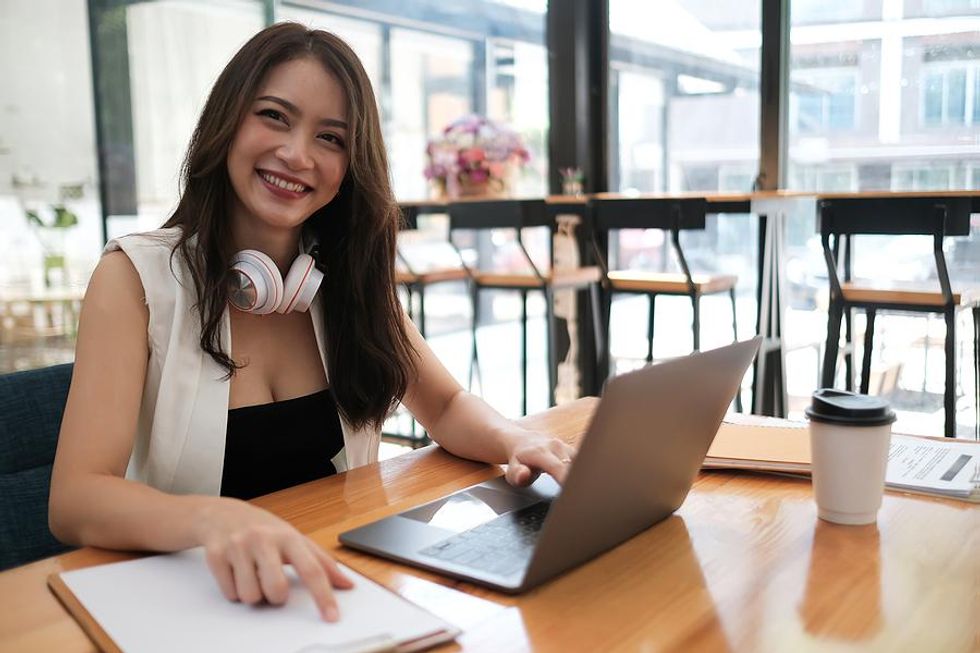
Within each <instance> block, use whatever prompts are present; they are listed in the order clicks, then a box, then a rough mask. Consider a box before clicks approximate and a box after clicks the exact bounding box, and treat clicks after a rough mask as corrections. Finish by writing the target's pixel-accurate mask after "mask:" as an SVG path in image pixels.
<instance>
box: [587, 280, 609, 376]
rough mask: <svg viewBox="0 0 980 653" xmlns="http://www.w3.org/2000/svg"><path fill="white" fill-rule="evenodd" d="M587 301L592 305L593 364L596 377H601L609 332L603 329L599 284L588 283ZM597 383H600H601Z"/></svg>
mask: <svg viewBox="0 0 980 653" xmlns="http://www.w3.org/2000/svg"><path fill="white" fill-rule="evenodd" d="M589 303H590V304H591V305H592V331H593V333H592V338H593V343H594V344H595V364H596V370H597V372H598V373H597V374H596V377H597V378H598V377H601V376H602V374H603V371H604V368H603V367H602V366H603V364H604V362H603V356H605V351H606V341H607V340H608V339H609V332H608V331H605V327H604V326H603V322H602V298H601V297H600V293H599V284H597V283H590V284H589ZM603 378H604V377H603ZM598 385H602V384H601V383H600V384H598Z"/></svg>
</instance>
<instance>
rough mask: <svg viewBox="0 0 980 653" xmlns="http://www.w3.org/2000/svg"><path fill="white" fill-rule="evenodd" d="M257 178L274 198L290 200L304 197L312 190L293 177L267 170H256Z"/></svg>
mask: <svg viewBox="0 0 980 653" xmlns="http://www.w3.org/2000/svg"><path fill="white" fill-rule="evenodd" d="M255 172H256V173H257V174H258V176H259V178H260V179H261V180H262V181H263V182H265V185H266V187H267V188H268V189H269V192H270V193H272V194H273V195H275V196H276V197H281V198H283V199H287V200H292V199H300V198H303V197H306V196H307V195H309V194H310V193H311V192H313V188H312V187H311V186H307V185H306V184H304V183H303V182H301V181H299V180H297V179H296V178H294V177H290V176H288V175H283V174H279V173H274V172H269V171H268V170H256V171H255Z"/></svg>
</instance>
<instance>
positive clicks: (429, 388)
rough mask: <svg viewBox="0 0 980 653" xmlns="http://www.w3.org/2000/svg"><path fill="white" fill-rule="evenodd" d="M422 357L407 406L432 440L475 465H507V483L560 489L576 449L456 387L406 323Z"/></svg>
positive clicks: (419, 360)
mask: <svg viewBox="0 0 980 653" xmlns="http://www.w3.org/2000/svg"><path fill="white" fill-rule="evenodd" d="M405 322H406V325H405V327H406V329H407V330H408V332H409V334H410V337H411V340H412V344H413V345H414V346H415V349H416V351H417V352H418V375H417V376H416V378H415V379H414V380H413V382H412V383H411V384H410V385H409V388H408V391H407V392H406V393H405V397H404V400H403V401H404V404H405V406H406V407H407V408H408V409H409V410H410V411H411V412H412V414H413V415H414V416H415V418H416V419H417V420H418V421H419V422H420V423H421V424H422V426H424V427H425V429H426V431H428V432H429V435H430V436H432V439H433V440H435V441H436V442H438V443H439V445H440V446H442V447H444V448H445V449H446V450H448V451H449V452H451V453H453V454H455V455H457V456H459V457H461V458H469V459H471V460H482V461H483V462H488V463H507V480H508V481H509V482H510V483H511V484H513V485H527V484H529V483H531V482H533V481H534V479H535V478H536V477H537V475H538V474H539V473H540V472H546V473H548V474H550V475H551V476H553V477H554V478H555V480H556V481H558V482H559V483H561V482H562V481H564V479H565V471H566V469H567V467H568V464H569V463H570V462H571V460H572V458H574V456H575V449H574V448H572V447H571V446H569V445H567V444H565V443H564V442H562V441H561V440H559V439H558V438H555V437H553V436H550V435H547V434H543V433H539V432H536V431H530V430H528V429H525V428H524V427H522V426H520V425H519V424H517V423H516V422H513V421H512V420H509V419H507V418H505V417H504V416H503V415H501V414H500V413H498V412H497V411H496V410H494V409H493V408H491V407H490V405H489V404H487V403H486V402H485V401H483V400H482V399H480V398H479V397H476V396H475V395H472V394H470V393H468V392H466V391H465V390H463V388H462V387H460V385H459V384H458V383H457V382H456V380H455V379H454V378H453V377H452V375H451V374H450V373H449V371H448V370H447V369H446V368H445V367H444V366H443V365H442V363H441V362H439V359H438V358H436V356H435V354H434V353H432V350H431V349H430V348H429V345H428V344H426V342H425V340H424V339H423V338H422V336H421V335H420V334H419V332H418V329H416V328H415V325H414V324H413V323H412V322H411V321H410V320H409V319H408V318H407V317H406V318H405Z"/></svg>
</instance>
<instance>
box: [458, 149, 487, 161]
mask: <svg viewBox="0 0 980 653" xmlns="http://www.w3.org/2000/svg"><path fill="white" fill-rule="evenodd" d="M486 158H487V153H486V152H484V151H483V148H481V147H468V148H466V149H465V150H460V152H459V160H460V161H461V162H463V163H478V162H480V161H483V160H484V159H486Z"/></svg>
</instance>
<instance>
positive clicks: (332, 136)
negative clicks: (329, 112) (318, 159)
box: [318, 133, 344, 147]
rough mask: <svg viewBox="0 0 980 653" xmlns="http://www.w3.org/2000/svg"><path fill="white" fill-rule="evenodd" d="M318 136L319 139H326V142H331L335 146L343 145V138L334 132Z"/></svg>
mask: <svg viewBox="0 0 980 653" xmlns="http://www.w3.org/2000/svg"><path fill="white" fill-rule="evenodd" d="M318 138H320V139H321V140H324V141H326V142H328V143H332V144H334V145H336V146H337V147H343V146H344V141H343V139H342V138H340V137H339V136H337V135H336V134H329V133H328V134H320V136H319V137H318Z"/></svg>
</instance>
